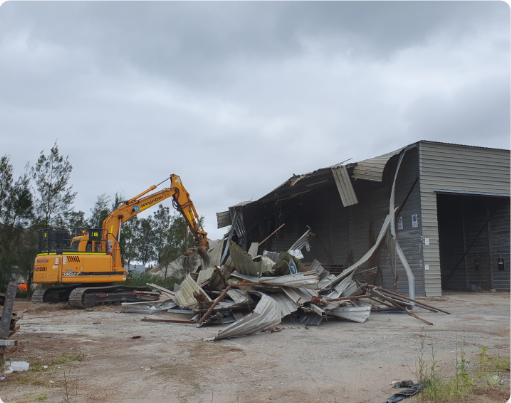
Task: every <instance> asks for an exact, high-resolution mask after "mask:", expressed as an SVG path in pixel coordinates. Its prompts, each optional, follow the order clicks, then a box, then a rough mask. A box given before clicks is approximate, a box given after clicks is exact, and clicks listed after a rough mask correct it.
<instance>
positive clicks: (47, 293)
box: [32, 286, 78, 304]
mask: <svg viewBox="0 0 511 403" xmlns="http://www.w3.org/2000/svg"><path fill="white" fill-rule="evenodd" d="M76 287H78V286H70V287H50V288H38V289H37V290H35V291H34V293H33V294H32V303H33V304H48V303H49V304H51V303H54V304H55V303H58V302H67V301H68V300H69V295H70V294H71V292H72V291H73V290H74V289H75V288H76Z"/></svg>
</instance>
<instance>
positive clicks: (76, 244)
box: [69, 241, 80, 252]
mask: <svg viewBox="0 0 511 403" xmlns="http://www.w3.org/2000/svg"><path fill="white" fill-rule="evenodd" d="M79 245H80V241H74V242H73V243H72V244H71V247H70V248H69V249H70V250H72V251H76V252H78V246H79Z"/></svg>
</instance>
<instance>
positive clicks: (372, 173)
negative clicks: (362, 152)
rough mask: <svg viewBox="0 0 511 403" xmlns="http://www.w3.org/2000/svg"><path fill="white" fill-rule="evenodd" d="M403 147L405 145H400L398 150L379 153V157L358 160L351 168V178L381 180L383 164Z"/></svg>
mask: <svg viewBox="0 0 511 403" xmlns="http://www.w3.org/2000/svg"><path fill="white" fill-rule="evenodd" d="M404 148H405V147H402V148H400V149H399V150H396V151H392V152H390V153H387V154H383V155H380V156H379V157H374V158H370V159H368V160H364V161H360V162H358V163H357V165H356V166H355V169H354V170H353V175H352V176H353V178H355V179H365V180H368V181H376V182H381V181H382V177H383V170H384V169H385V165H387V162H388V161H389V159H390V158H392V157H393V156H394V155H396V154H399V153H400V152H401V151H402V150H403V149H404Z"/></svg>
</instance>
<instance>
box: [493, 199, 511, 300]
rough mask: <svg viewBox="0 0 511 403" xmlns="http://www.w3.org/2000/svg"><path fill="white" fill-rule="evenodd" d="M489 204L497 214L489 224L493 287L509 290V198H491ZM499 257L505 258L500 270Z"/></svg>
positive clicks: (510, 265) (510, 263)
mask: <svg viewBox="0 0 511 403" xmlns="http://www.w3.org/2000/svg"><path fill="white" fill-rule="evenodd" d="M497 203H499V204H497ZM488 204H489V206H488V207H489V211H490V212H493V211H494V210H495V209H496V211H495V214H494V215H493V217H492V218H491V220H490V223H489V225H488V233H489V238H490V253H491V274H492V288H494V289H496V290H501V291H509V288H510V272H511V261H510V259H511V256H510V253H509V249H510V248H509V245H510V239H509V232H510V226H509V221H510V208H509V207H510V206H509V199H507V200H490V201H489V203H488ZM496 204H497V205H496ZM499 258H501V259H503V260H504V270H499Z"/></svg>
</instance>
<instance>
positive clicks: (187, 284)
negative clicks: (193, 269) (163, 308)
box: [176, 274, 211, 308]
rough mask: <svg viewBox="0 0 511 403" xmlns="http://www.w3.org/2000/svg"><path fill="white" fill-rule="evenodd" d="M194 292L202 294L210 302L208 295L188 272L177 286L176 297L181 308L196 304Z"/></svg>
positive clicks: (192, 306)
mask: <svg viewBox="0 0 511 403" xmlns="http://www.w3.org/2000/svg"><path fill="white" fill-rule="evenodd" d="M194 293H198V294H202V295H203V297H204V298H205V299H206V300H207V301H210V302H211V298H209V295H208V294H206V293H205V292H204V290H203V289H202V288H200V287H199V285H198V284H197V283H196V282H195V280H194V279H193V278H192V276H191V275H190V274H188V276H186V278H185V279H184V281H183V282H182V283H181V285H180V287H179V291H178V292H177V294H176V299H177V302H178V304H179V306H180V307H181V308H194V307H195V306H196V305H197V300H196V299H195V296H194Z"/></svg>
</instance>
